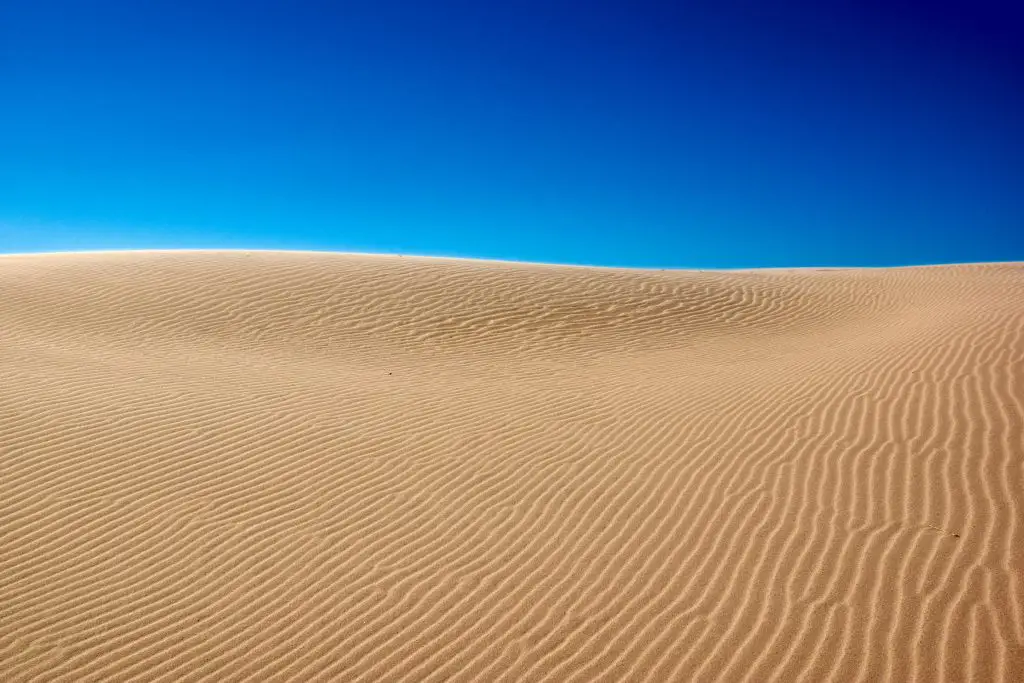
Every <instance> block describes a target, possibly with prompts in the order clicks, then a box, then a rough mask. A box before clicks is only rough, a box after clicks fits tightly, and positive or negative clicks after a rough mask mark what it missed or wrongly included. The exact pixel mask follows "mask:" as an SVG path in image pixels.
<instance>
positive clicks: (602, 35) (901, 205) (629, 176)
mask: <svg viewBox="0 0 1024 683" xmlns="http://www.w3.org/2000/svg"><path fill="white" fill-rule="evenodd" d="M1015 5H1016V6H1017V8H1016V9H1015V8H1014V6H1015ZM1020 6H1021V3H1019V2H1012V1H1003V0H973V1H971V0H963V2H941V1H940V2H928V3H910V2H903V1H900V0H891V1H890V0H877V1H874V2H855V1H853V0H850V1H847V2H835V1H831V0H822V1H820V2H816V3H811V2H801V3H792V2H785V0H783V1H782V2H763V1H762V2H737V1H735V0H710V1H705V2H649V1H645V0H631V1H621V2H604V1H602V0H586V1H584V0H578V1H576V2H568V1H560V0H507V1H506V2H498V1H494V2H492V1H489V0H433V1H432V0H409V1H407V2H396V1H393V0H352V1H345V0H337V1H334V2H329V1H326V0H322V1H317V2H309V1H301V0H290V1H289V0H280V1H279V2H265V1H259V0H246V1H237V2H236V1H230V2H226V1H221V0H166V1H161V0H88V1H87V0H80V1H73V0H8V1H7V2H0V252H25V251H53V250H78V249H127V248H287V249H328V250H342V251H371V252H398V253H415V254H430V255H452V256H472V257H481V258H500V259H514V260H529V261H546V262H563V263H586V264H599V265H628V266H656V267H669V266H678V267H708V268H712V267H725V268H728V267H755V266H800V265H834V266H842V265H900V264H916V263H943V262H959V261H986V260H1024V123H1022V122H1024V47H1022V46H1021V45H1019V44H1018V42H1019V41H1020V36H1021V35H1024V10H1022V9H1021V8H1020Z"/></svg>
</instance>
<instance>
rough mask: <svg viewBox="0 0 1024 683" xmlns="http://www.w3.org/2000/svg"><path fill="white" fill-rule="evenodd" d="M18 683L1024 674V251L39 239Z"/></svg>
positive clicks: (2, 399)
mask: <svg viewBox="0 0 1024 683" xmlns="http://www.w3.org/2000/svg"><path fill="white" fill-rule="evenodd" d="M0 340H2V343H0V538H2V541H0V680H3V681H45V682H47V683H52V682H59V681H74V682H76V683H78V682H83V681H147V682H148V681H168V682H169V681H218V682H219V681H241V680H246V681H296V682H300V681H302V682H304V681H321V680H338V681H551V682H558V683H562V682H575V681H651V682H657V681H741V680H746V681H757V682H761V681H780V682H786V681H815V682H817V681H1022V680H1024V264H986V265H964V266H934V267H922V268H898V269H849V270H772V271H731V272H730V271H718V272H699V271H649V270H647V271H645V270H625V269H598V268H582V267H567V266H546V265H525V264H514V263H503V262H486V261H472V260H456V259H429V258H410V257H396V256H357V255H340V254H315V253H286V252H135V253H131V252H126V253H93V254H85V253H82V254H48V255H25V256H5V257H0Z"/></svg>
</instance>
